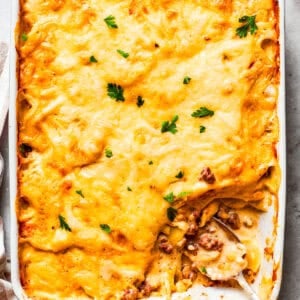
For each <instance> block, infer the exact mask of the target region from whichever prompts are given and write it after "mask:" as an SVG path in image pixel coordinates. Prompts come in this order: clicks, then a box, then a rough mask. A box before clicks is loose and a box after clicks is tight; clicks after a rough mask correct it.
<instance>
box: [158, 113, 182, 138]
mask: <svg viewBox="0 0 300 300" xmlns="http://www.w3.org/2000/svg"><path fill="white" fill-rule="evenodd" d="M178 119H179V117H178V116H177V115H176V116H174V117H173V119H172V120H171V122H169V121H164V122H163V123H162V125H161V132H162V133H164V132H168V131H169V132H171V133H173V134H175V133H176V132H177V131H178V130H177V126H176V122H177V121H178Z"/></svg>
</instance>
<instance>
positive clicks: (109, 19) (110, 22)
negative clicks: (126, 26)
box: [104, 15, 118, 29]
mask: <svg viewBox="0 0 300 300" xmlns="http://www.w3.org/2000/svg"><path fill="white" fill-rule="evenodd" d="M104 22H105V23H106V25H107V27H108V28H111V29H116V28H118V25H117V24H116V18H115V17H114V16H112V15H110V16H108V17H106V18H105V19H104Z"/></svg>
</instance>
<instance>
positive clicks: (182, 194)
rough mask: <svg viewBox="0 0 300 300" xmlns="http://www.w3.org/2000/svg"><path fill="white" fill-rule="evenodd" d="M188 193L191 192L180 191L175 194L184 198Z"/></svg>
mask: <svg viewBox="0 0 300 300" xmlns="http://www.w3.org/2000/svg"><path fill="white" fill-rule="evenodd" d="M189 194H191V192H180V193H179V194H178V195H177V198H184V197H186V196H188V195H189Z"/></svg>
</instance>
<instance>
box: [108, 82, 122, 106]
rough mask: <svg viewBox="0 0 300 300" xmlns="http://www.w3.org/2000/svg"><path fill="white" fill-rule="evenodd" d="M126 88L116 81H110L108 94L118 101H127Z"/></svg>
mask: <svg viewBox="0 0 300 300" xmlns="http://www.w3.org/2000/svg"><path fill="white" fill-rule="evenodd" d="M123 93H124V90H123V88H122V87H121V86H120V85H117V84H115V83H108V84H107V95H108V96H109V97H110V98H112V99H115V100H116V101H122V102H124V101H125V98H124V95H123Z"/></svg>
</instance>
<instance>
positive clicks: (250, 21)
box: [236, 15, 258, 38]
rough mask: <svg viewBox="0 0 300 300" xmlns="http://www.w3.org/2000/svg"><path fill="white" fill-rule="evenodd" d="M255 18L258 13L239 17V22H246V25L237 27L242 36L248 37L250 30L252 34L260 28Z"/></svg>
mask: <svg viewBox="0 0 300 300" xmlns="http://www.w3.org/2000/svg"><path fill="white" fill-rule="evenodd" d="M255 19H256V15H254V16H243V17H241V18H239V22H240V23H244V25H242V26H241V27H239V28H237V30H236V34H237V35H238V36H239V37H240V38H244V37H246V36H247V35H248V32H250V33H251V34H255V32H256V31H257V30H258V27H257V25H256V22H255Z"/></svg>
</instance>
